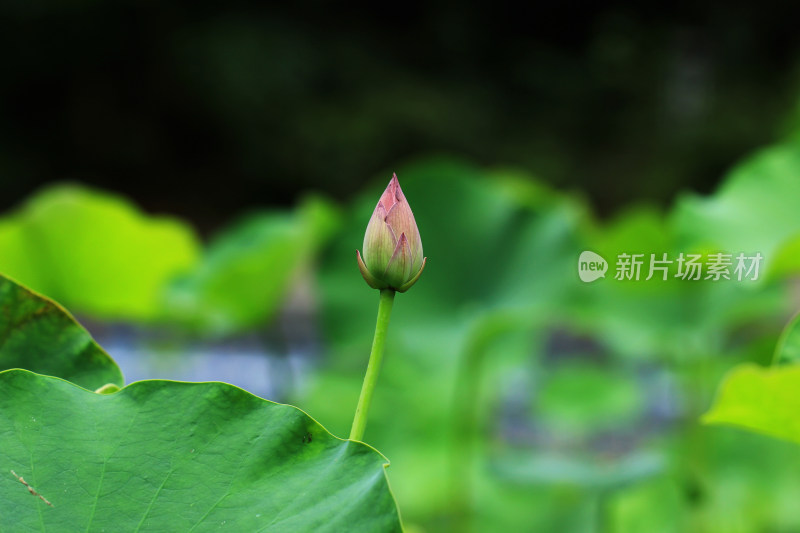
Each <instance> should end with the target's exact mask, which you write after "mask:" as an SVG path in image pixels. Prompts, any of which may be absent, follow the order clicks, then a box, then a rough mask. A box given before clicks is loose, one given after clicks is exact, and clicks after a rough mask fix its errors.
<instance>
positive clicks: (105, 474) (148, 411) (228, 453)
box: [0, 370, 401, 532]
mask: <svg viewBox="0 0 800 533" xmlns="http://www.w3.org/2000/svg"><path fill="white" fill-rule="evenodd" d="M0 390H3V394H2V395H0V464H2V466H3V470H4V472H5V474H3V476H2V478H1V479H2V481H0V501H2V502H3V503H2V504H1V506H2V513H0V529H2V530H7V531H12V530H13V531H20V530H25V531H45V530H47V531H217V530H230V531H276V532H277V531H281V532H283V531H285V532H295V531H331V532H338V531H400V530H401V526H400V520H399V515H398V512H397V508H396V505H395V503H394V499H393V497H392V494H391V491H390V489H389V486H388V482H387V479H386V474H385V467H386V466H387V461H386V459H385V458H384V457H383V456H382V455H380V454H379V453H378V452H376V451H375V450H374V449H373V448H370V447H369V446H367V445H365V444H362V443H358V442H351V441H343V440H340V439H337V438H336V437H334V436H332V435H331V434H330V433H328V432H327V431H326V430H325V429H324V428H323V427H322V426H320V425H319V424H318V423H317V422H316V421H314V420H313V419H311V418H310V417H309V416H308V415H306V414H305V413H304V412H303V411H301V410H299V409H297V408H295V407H292V406H289V405H282V404H276V403H272V402H268V401H266V400H262V399H260V398H258V397H256V396H253V395H251V394H249V393H247V392H245V391H243V390H241V389H238V388H236V387H234V386H232V385H228V384H225V383H181V382H173V381H139V382H136V383H133V384H131V385H128V386H127V387H125V388H124V389H122V390H120V391H118V392H116V393H114V394H95V393H93V392H90V391H87V390H85V389H82V388H80V387H78V386H76V385H73V384H71V383H68V382H66V381H63V380H60V379H57V378H52V377H46V376H41V375H38V374H33V373H31V372H28V371H25V370H9V371H5V372H2V373H0ZM11 470H13V471H14V473H15V474H16V476H18V477H21V478H23V479H24V481H25V483H27V484H28V485H29V486H30V488H31V489H32V490H34V491H36V493H37V494H38V495H41V498H40V497H39V496H36V495H33V494H31V493H30V492H29V490H28V488H27V487H26V486H24V485H23V484H22V483H21V482H20V481H19V479H16V480H15V479H14V477H12V475H11V474H10V473H9V471H11ZM44 500H47V501H48V502H50V504H52V506H50V505H48V504H47V503H45V501H44Z"/></svg>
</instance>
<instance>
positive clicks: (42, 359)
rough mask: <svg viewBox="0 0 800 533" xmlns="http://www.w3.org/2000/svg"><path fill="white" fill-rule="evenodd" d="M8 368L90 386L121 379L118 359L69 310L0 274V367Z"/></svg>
mask: <svg viewBox="0 0 800 533" xmlns="http://www.w3.org/2000/svg"><path fill="white" fill-rule="evenodd" d="M9 368H24V369H27V370H32V371H34V372H37V373H39V374H47V375H50V376H57V377H60V378H63V379H66V380H68V381H71V382H73V383H76V384H78V385H80V386H81V387H85V388H87V389H97V388H99V387H102V386H103V385H105V384H107V383H113V384H116V385H118V386H121V385H122V383H123V379H122V373H121V372H120V370H119V367H117V364H116V363H115V362H114V360H113V359H111V357H109V356H108V354H107V353H106V352H105V351H103V349H102V348H100V346H98V345H97V343H95V342H94V340H93V339H92V337H91V335H89V333H88V332H87V331H86V330H85V329H83V328H82V327H81V326H80V324H78V323H77V322H76V321H75V319H74V318H72V316H70V314H69V313H68V312H67V311H66V310H64V309H63V308H62V307H61V306H59V305H58V304H57V303H55V302H53V301H52V300H49V299H48V298H45V297H43V296H41V295H39V294H36V293H35V292H33V291H31V290H29V289H27V288H25V287H23V286H21V285H19V284H17V283H15V282H14V281H12V280H10V279H8V278H7V277H5V276H3V275H2V274H0V370H7V369H9Z"/></svg>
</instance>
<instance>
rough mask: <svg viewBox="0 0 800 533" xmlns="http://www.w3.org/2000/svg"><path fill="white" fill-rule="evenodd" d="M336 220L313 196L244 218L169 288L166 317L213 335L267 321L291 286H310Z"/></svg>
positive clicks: (329, 208)
mask: <svg viewBox="0 0 800 533" xmlns="http://www.w3.org/2000/svg"><path fill="white" fill-rule="evenodd" d="M339 217H340V215H339V212H338V210H337V209H336V208H335V206H334V205H333V204H331V203H330V202H328V201H326V200H323V199H321V198H315V197H312V198H308V199H307V200H306V201H305V202H303V203H302V204H301V205H300V206H299V207H298V208H297V209H295V210H294V211H273V212H261V213H255V214H252V215H250V216H247V217H245V218H244V219H242V220H240V221H239V222H238V223H236V224H234V225H233V226H232V227H231V228H229V229H227V230H225V231H224V232H222V233H221V234H220V235H218V236H217V237H216V238H214V239H213V240H212V241H211V243H210V244H209V246H208V248H207V250H206V251H205V253H204V255H203V258H202V260H201V261H200V262H199V263H198V264H197V265H196V267H195V268H194V269H193V270H192V271H191V272H189V273H187V274H185V275H184V276H181V277H180V278H179V279H177V280H176V281H175V282H174V283H173V284H172V286H171V287H170V289H169V290H168V291H167V292H166V293H165V299H164V306H165V308H166V309H167V310H168V314H169V315H170V316H171V317H173V318H175V319H177V320H179V321H181V322H184V323H186V324H189V325H190V326H193V327H195V328H199V329H201V330H202V331H203V332H204V333H207V334H212V335H214V334H226V333H231V332H234V331H237V330H241V329H247V328H253V327H255V326H257V325H259V324H262V323H264V322H266V321H268V320H269V319H270V318H271V317H272V316H273V314H274V313H275V311H276V310H277V309H278V307H279V306H280V305H281V304H282V303H283V302H284V301H285V299H286V297H287V294H289V292H290V290H291V289H292V288H293V287H296V286H297V285H298V284H299V283H306V284H308V283H312V279H311V278H312V274H313V272H312V270H311V267H312V262H313V260H314V259H315V257H316V255H317V253H318V252H319V251H320V249H321V247H322V246H323V245H324V244H325V243H326V242H327V240H328V239H330V237H331V235H333V234H334V233H335V232H336V230H337V228H338V226H339ZM306 292H309V291H306Z"/></svg>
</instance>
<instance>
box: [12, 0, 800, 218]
mask: <svg viewBox="0 0 800 533" xmlns="http://www.w3.org/2000/svg"><path fill="white" fill-rule="evenodd" d="M792 4H793V3H786V4H768V3H764V4H754V5H753V7H752V8H750V9H745V8H742V7H736V6H732V5H730V4H729V3H722V2H719V3H697V4H696V5H691V6H689V5H687V6H684V7H682V8H676V9H673V10H672V11H666V10H665V8H664V6H663V5H657V4H651V3H641V4H640V3H630V4H626V3H614V4H609V3H604V4H593V5H592V4H583V3H556V2H553V3H546V4H541V5H537V6H533V7H529V8H527V9H526V10H524V11H521V10H519V8H511V7H509V5H507V4H503V3H498V2H492V3H484V4H471V5H470V6H469V7H465V5H462V4H460V3H452V4H451V3H448V2H441V1H439V2H425V3H418V4H414V3H405V2H404V3H387V4H369V5H368V4H360V5H359V4H351V5H350V6H349V7H348V6H345V5H339V4H332V3H326V2H302V3H292V4H291V5H288V4H287V5H282V6H277V5H267V4H266V3H264V4H262V3H256V2H241V1H240V2H216V3H197V2H191V3H186V4H185V5H182V4H177V3H174V2H130V1H129V2H110V1H108V2H97V1H72V2H35V1H34V2H31V1H28V0H12V1H4V2H2V3H0V21H2V32H0V46H1V47H2V50H3V66H2V75H0V187H2V191H3V194H2V195H0V208H2V209H7V208H9V207H11V206H13V205H15V204H17V203H18V202H19V201H20V200H21V199H23V198H24V197H25V196H27V195H28V194H29V193H30V192H31V191H33V190H34V189H36V188H37V187H39V186H40V185H42V184H44V183H46V182H50V181H55V180H78V181H82V182H85V183H89V184H93V185H96V186H100V187H103V188H108V189H112V190H116V191H119V192H122V193H124V194H127V195H129V196H131V197H132V198H133V199H134V200H135V201H137V202H138V203H140V204H142V205H143V206H144V207H145V208H146V209H148V210H151V211H166V212H171V213H176V214H180V215H183V216H185V217H187V218H189V219H191V220H192V221H193V222H194V223H195V224H196V225H198V226H199V227H200V228H201V229H203V230H208V229H213V228H215V227H217V226H218V225H220V224H222V223H224V222H226V221H227V220H229V219H230V217H232V216H233V215H234V213H236V212H237V211H240V210H242V209H247V208H250V207H255V206H263V205H276V204H288V203H292V202H294V200H295V198H296V197H297V195H298V193H300V192H301V191H305V190H308V189H315V190H321V191H324V192H326V193H328V194H330V195H332V196H333V197H335V198H340V199H344V198H348V197H349V196H351V195H352V194H353V192H354V191H356V190H357V189H358V188H359V187H360V186H361V185H362V184H363V183H364V182H366V181H367V180H369V179H373V178H374V177H375V176H376V175H378V174H379V173H386V172H388V171H389V170H391V169H393V168H396V167H397V166H399V165H401V164H402V163H403V162H404V161H406V160H408V159H409V158H412V157H415V156H419V155H426V154H431V153H447V154H455V155H459V156H464V157H466V158H468V159H470V160H473V161H476V162H478V163H480V164H485V165H504V166H516V167H521V168H523V169H525V170H527V171H529V172H531V173H533V175H535V176H537V177H539V178H541V179H543V180H545V181H548V182H551V183H553V184H556V185H557V186H559V187H563V188H566V189H581V190H584V191H585V192H586V194H587V195H588V196H589V197H590V199H591V200H592V202H593V203H594V204H595V206H596V207H597V208H598V209H599V210H600V212H601V213H609V212H611V211H613V210H614V209H615V208H617V207H619V206H621V205H624V204H627V203H629V202H631V201H633V200H650V201H655V202H658V203H661V204H665V203H667V202H669V201H670V199H671V198H672V197H673V196H674V195H675V194H676V193H677V192H678V191H681V190H685V189H692V190H696V191H700V192H705V191H710V190H712V189H713V188H714V186H715V184H716V183H718V182H719V180H720V179H721V178H722V177H723V174H724V172H725V170H726V169H727V168H729V167H730V166H731V165H732V164H733V163H735V162H736V161H737V160H739V159H740V158H741V157H743V156H745V155H746V154H747V153H748V152H750V151H752V150H753V149H755V148H757V147H760V146H763V145H765V144H768V143H770V142H774V141H775V140H777V139H780V138H781V136H783V135H785V134H786V132H787V130H789V129H790V128H792V127H794V126H795V125H796V124H797V120H796V118H797V117H796V115H795V114H794V110H796V104H797V102H798V98H797V96H798V94H800V91H798V89H799V86H800V83H798V80H800V76H798V74H800V72H799V71H798V68H797V67H798V64H800V62H798V59H800V39H798V34H799V32H798V15H800V9H798V8H796V7H794V6H793V5H792Z"/></svg>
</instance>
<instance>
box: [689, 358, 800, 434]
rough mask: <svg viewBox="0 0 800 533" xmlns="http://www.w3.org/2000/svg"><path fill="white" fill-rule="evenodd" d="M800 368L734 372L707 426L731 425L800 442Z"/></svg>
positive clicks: (750, 366)
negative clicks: (799, 414)
mask: <svg viewBox="0 0 800 533" xmlns="http://www.w3.org/2000/svg"><path fill="white" fill-rule="evenodd" d="M798 390H800V366H798V365H784V366H778V367H773V368H762V367H759V366H756V365H753V364H749V363H748V364H743V365H739V366H737V367H735V368H734V369H733V370H731V371H730V372H729V373H728V375H727V376H726V377H725V379H724V380H723V382H722V384H721V385H720V387H719V390H718V391H717V398H716V400H715V401H714V404H713V406H712V407H711V409H710V410H709V411H708V412H707V413H706V414H705V415H704V416H703V422H705V423H707V424H728V425H734V426H738V427H742V428H745V429H749V430H751V431H755V432H758V433H764V434H766V435H770V436H772V437H777V438H781V439H786V440H790V441H793V442H797V443H800V416H798V413H800V395H798V394H797V391H798Z"/></svg>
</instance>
